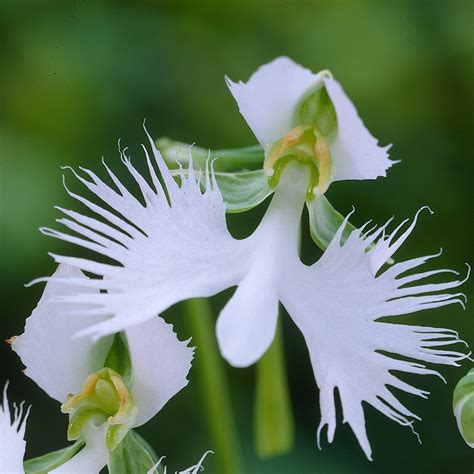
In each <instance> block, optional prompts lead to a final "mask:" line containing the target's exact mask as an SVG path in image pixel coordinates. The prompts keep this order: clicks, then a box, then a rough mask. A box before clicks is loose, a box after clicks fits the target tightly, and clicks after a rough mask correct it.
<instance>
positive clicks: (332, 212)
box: [306, 196, 355, 250]
mask: <svg viewBox="0 0 474 474" xmlns="http://www.w3.org/2000/svg"><path fill="white" fill-rule="evenodd" d="M306 205H307V206H308V212H309V230H310V233H311V237H312V239H313V241H314V243H315V244H316V245H317V246H318V247H319V248H320V249H321V250H326V249H327V247H328V245H329V244H330V243H331V240H332V239H333V237H334V234H335V233H336V232H337V230H338V229H339V227H340V226H341V224H342V222H343V220H344V216H343V215H342V214H341V213H340V212H337V211H336V209H334V207H332V205H331V203H330V202H329V201H328V200H327V199H326V197H325V196H320V197H319V198H317V199H313V201H311V202H307V203H306ZM354 229H355V226H353V225H352V224H351V223H350V222H348V223H347V226H346V228H345V229H344V232H343V234H342V240H343V241H346V239H347V238H348V237H349V235H350V234H351V232H352V231H353V230H354Z"/></svg>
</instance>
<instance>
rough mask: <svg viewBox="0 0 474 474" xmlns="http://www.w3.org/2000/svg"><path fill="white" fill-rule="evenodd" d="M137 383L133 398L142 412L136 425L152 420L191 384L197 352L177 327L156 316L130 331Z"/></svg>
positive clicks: (134, 382) (134, 376) (128, 335)
mask: <svg viewBox="0 0 474 474" xmlns="http://www.w3.org/2000/svg"><path fill="white" fill-rule="evenodd" d="M126 334H127V340H128V346H129V350H130V357H131V362H132V371H133V380H132V396H133V399H134V400H135V403H136V405H137V407H138V409H139V412H138V416H137V419H136V421H135V425H134V426H140V425H143V424H144V423H146V422H147V421H148V420H149V419H150V418H152V417H153V416H154V415H155V414H156V413H157V412H158V411H159V410H161V408H162V407H163V405H165V403H166V402H167V401H168V400H169V399H170V398H172V397H173V396H174V395H176V394H177V393H178V392H179V391H180V390H181V389H182V388H184V387H185V386H186V385H187V384H188V379H187V376H188V373H189V370H190V368H191V361H192V359H193V354H194V349H193V348H190V347H188V343H189V341H184V342H181V341H179V340H178V338H177V336H176V334H175V333H174V332H173V326H171V324H167V323H166V322H165V321H164V320H163V319H162V318H159V317H155V318H153V319H150V320H149V321H146V322H144V323H142V324H139V325H136V326H133V327H131V328H129V329H127V331H126Z"/></svg>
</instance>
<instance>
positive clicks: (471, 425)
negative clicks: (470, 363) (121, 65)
mask: <svg viewBox="0 0 474 474" xmlns="http://www.w3.org/2000/svg"><path fill="white" fill-rule="evenodd" d="M453 412H454V416H455V417H456V421H457V424H458V428H459V431H460V432H461V435H462V437H463V438H464V440H465V441H466V443H467V444H468V445H469V446H470V447H471V448H474V369H471V370H470V371H469V372H468V373H467V374H466V375H465V376H464V377H463V378H462V379H461V380H460V381H459V382H458V384H457V385H456V388H455V389H454V393H453Z"/></svg>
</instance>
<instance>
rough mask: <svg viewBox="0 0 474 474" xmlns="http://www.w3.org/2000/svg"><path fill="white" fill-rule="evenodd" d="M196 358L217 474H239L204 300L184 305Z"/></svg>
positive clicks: (238, 457)
mask: <svg viewBox="0 0 474 474" xmlns="http://www.w3.org/2000/svg"><path fill="white" fill-rule="evenodd" d="M184 305H185V308H186V312H187V313H188V314H187V316H188V321H189V325H190V327H191V331H192V336H193V343H194V344H195V345H196V347H197V348H198V349H197V354H196V362H195V364H194V365H195V369H196V370H197V372H198V376H199V380H200V390H201V396H202V400H203V404H204V409H205V413H206V418H207V424H208V429H209V433H210V437H211V442H212V447H211V448H212V450H213V451H214V453H215V456H216V463H217V472H219V473H220V474H240V473H242V472H244V471H243V468H242V466H243V464H242V458H241V453H240V445H239V442H238V438H237V433H236V430H235V422H234V416H233V413H232V407H231V403H230V395H229V388H228V385H227V380H226V375H225V372H224V365H223V362H222V361H223V359H222V358H221V356H220V353H219V349H218V347H217V342H216V338H215V329H214V320H213V318H212V312H211V308H210V305H209V302H208V301H207V300H206V299H202V298H200V299H191V300H187V301H185V302H184Z"/></svg>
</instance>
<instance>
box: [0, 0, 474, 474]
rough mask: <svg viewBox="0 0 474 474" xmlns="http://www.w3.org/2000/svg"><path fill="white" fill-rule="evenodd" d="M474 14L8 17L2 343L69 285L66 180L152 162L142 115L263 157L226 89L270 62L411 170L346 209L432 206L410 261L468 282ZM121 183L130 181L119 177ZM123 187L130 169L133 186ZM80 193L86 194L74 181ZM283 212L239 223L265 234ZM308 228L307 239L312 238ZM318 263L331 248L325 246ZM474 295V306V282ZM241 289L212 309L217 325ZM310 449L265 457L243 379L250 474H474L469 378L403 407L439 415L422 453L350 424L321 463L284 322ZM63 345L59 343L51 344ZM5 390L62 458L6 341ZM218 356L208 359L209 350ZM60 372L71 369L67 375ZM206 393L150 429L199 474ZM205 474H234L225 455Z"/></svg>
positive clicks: (353, 196)
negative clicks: (461, 396)
mask: <svg viewBox="0 0 474 474" xmlns="http://www.w3.org/2000/svg"><path fill="white" fill-rule="evenodd" d="M473 5H474V3H473V2H472V1H470V0H466V1H461V0H445V1H402V0H399V1H395V0H393V1H389V0H384V1H380V0H379V1H377V0H374V1H343V0H339V1H332V2H330V1H278V0H274V1H271V2H264V1H254V2H250V1H245V0H233V1H230V2H223V1H220V2H219V1H208V0H199V1H196V0H194V1H193V0H190V1H183V2H180V1H170V2H165V1H163V2H159V1H156V2H152V1H132V0H130V1H86V0H76V1H72V0H71V1H63V2H57V3H53V2H43V1H38V0H37V1H32V2H21V1H12V2H9V1H5V0H3V1H1V2H0V52H1V61H0V161H1V165H0V172H1V178H2V180H1V206H2V211H1V212H2V216H1V218H2V224H1V226H2V227H1V231H2V232H1V233H2V242H1V253H2V262H3V268H2V272H1V276H0V278H1V280H2V282H1V283H2V292H3V296H2V306H3V308H2V325H1V331H2V334H1V336H2V339H4V338H6V337H8V336H11V335H12V334H19V333H21V332H22V330H23V326H24V320H25V318H26V317H27V316H28V315H29V314H30V312H31V310H32V309H33V308H34V307H35V304H36V302H37V300H38V299H39V297H40V294H41V292H42V287H41V286H40V285H38V286H34V287H33V288H29V289H26V288H24V287H23V284H24V283H26V282H27V281H29V280H31V279H32V278H34V277H37V276H42V275H48V274H51V273H52V272H53V270H54V265H53V262H52V260H51V259H50V258H49V257H48V256H47V253H46V252H47V251H50V250H54V251H55V252H60V251H61V250H65V248H64V247H65V245H64V246H63V245H62V244H61V243H59V242H57V241H54V240H52V239H48V238H46V237H43V236H41V235H40V234H39V232H38V230H37V229H38V227H39V226H41V225H52V224H53V223H54V219H55V218H56V217H58V215H57V213H56V212H55V211H54V209H53V205H55V204H62V205H70V206H74V208H75V209H77V207H78V204H75V203H72V202H71V201H69V200H68V199H67V198H66V196H65V193H64V191H63V188H62V185H61V174H62V172H61V170H60V165H64V164H69V165H75V166H79V165H83V166H87V167H90V168H92V169H94V170H98V169H99V168H100V157H101V156H102V155H103V156H105V157H106V158H107V159H108V163H109V164H110V165H112V167H115V169H120V165H119V159H118V153H117V151H116V149H117V139H118V138H119V137H122V140H123V143H125V144H127V145H129V146H130V150H131V154H132V156H135V163H140V160H141V151H140V148H139V145H140V143H141V142H143V141H144V134H143V130H142V120H143V118H145V117H146V118H147V124H148V128H149V130H150V131H151V133H152V134H153V135H154V136H155V137H159V136H163V135H166V136H170V137H172V138H175V139H179V140H182V141H187V142H196V143H197V144H199V145H201V146H204V147H212V148H217V147H232V146H244V145H249V144H253V143H255V139H254V137H253V136H252V133H251V132H250V130H249V129H248V127H247V125H246V124H245V122H244V121H243V119H242V118H241V117H240V115H239V113H238V110H237V107H236V105H235V103H234V102H233V99H232V97H231V95H230V93H229V92H228V90H227V88H226V86H225V84H224V80H223V78H224V75H225V74H228V75H229V76H230V77H231V78H233V79H234V80H237V79H247V78H248V76H249V74H250V73H251V72H252V71H253V70H254V69H255V68H256V67H257V66H258V65H260V64H262V63H264V62H267V61H269V60H271V59H273V58H274V57H275V56H278V55H282V54H286V55H289V56H291V57H292V58H293V59H295V60H296V61H298V62H300V63H302V64H303V65H305V66H307V67H309V68H311V69H313V70H315V71H316V70H319V69H326V68H327V69H330V70H331V71H332V72H333V74H334V76H335V77H336V78H337V79H338V80H339V81H340V82H341V83H342V84H343V86H344V88H345V89H346V91H347V93H348V94H349V95H350V97H351V98H352V99H353V101H354V102H355V104H356V106H357V107H358V110H359V113H360V115H361V117H362V118H363V120H364V121H365V123H366V124H367V126H368V127H369V129H370V130H371V131H372V133H373V134H374V135H375V136H376V137H378V138H379V139H380V141H381V143H382V144H387V143H393V144H394V146H393V148H392V153H391V156H392V158H393V159H401V160H402V163H401V164H398V165H396V166H395V167H393V168H392V169H391V170H390V171H389V177H388V178H387V179H379V180H376V181H372V182H342V183H336V184H335V185H333V186H332V187H331V188H330V190H329V192H328V197H329V199H330V200H331V201H332V202H333V204H335V205H336V207H337V208H338V209H339V210H340V211H341V212H344V213H346V212H347V211H348V210H349V209H350V208H351V206H352V205H355V207H356V209H357V212H356V214H355V217H354V223H356V224H361V223H363V222H365V221H366V220H367V219H369V218H374V219H375V221H376V222H377V223H382V222H384V221H385V220H386V219H387V218H388V217H390V216H391V215H393V214H395V215H396V216H397V217H398V218H404V217H407V216H412V215H413V213H414V212H415V211H416V210H417V209H418V208H419V207H421V206H422V205H424V204H429V205H430V206H431V207H432V209H433V210H434V211H435V214H434V216H432V217H429V216H428V215H423V216H422V218H421V220H420V223H419V225H418V227H417V229H416V231H415V232H414V233H413V235H412V237H411V238H410V240H409V242H408V243H407V245H405V246H404V248H403V249H402V250H401V251H400V252H399V253H398V254H397V257H398V258H399V259H405V258H411V257H413V256H418V255H426V254H430V253H434V252H436V251H437V250H438V249H439V247H443V249H444V253H443V255H442V256H441V257H440V258H439V259H438V260H437V262H435V263H433V268H435V267H439V266H443V267H450V268H455V269H459V270H461V271H464V262H465V261H471V262H472V252H471V249H472V242H473V237H474V236H473V227H472V218H473V199H472V186H473V171H474V170H473V166H472V163H473V157H472V134H471V130H472V121H471V113H472V105H473V101H472V99H473V94H472V77H473V75H472V73H473V70H472V69H473V56H472V53H473V36H472V26H473V8H474V7H473ZM119 174H120V173H119ZM122 176H124V174H122ZM69 181H70V182H72V179H69ZM264 207H265V206H260V208H259V209H256V210H254V211H251V212H249V213H246V214H242V215H237V216H231V218H229V221H230V226H231V229H232V230H233V232H234V233H235V234H236V235H239V236H243V235H247V234H248V233H249V232H250V231H251V230H252V229H253V228H254V227H255V225H256V223H257V222H258V218H259V217H260V216H261V215H262V213H263V211H264ZM305 229H307V227H305ZM304 254H305V259H307V260H308V261H309V260H314V259H316V258H317V257H318V255H319V254H318V251H317V250H316V249H315V248H314V246H313V245H312V244H311V242H309V240H308V239H307V238H306V240H305V243H304ZM464 291H465V292H466V293H467V294H468V296H469V294H471V295H472V293H473V291H472V279H471V282H470V283H468V284H467V285H465V289H464ZM230 294H231V291H228V292H226V293H225V294H224V295H219V296H218V297H216V298H215V299H214V300H213V305H214V306H215V309H216V311H217V310H218V309H219V308H220V307H222V305H223V304H224V302H225V300H226V298H227V297H228V296H229V295H230ZM168 319H173V321H175V322H176V325H177V327H178V328H179V329H180V336H181V338H182V339H184V338H186V337H188V336H190V334H189V329H188V327H187V326H186V324H185V322H183V316H182V315H181V314H180V308H179V306H178V307H176V308H173V309H172V310H171V311H170V312H169V318H168ZM404 319H406V320H410V321H413V322H415V323H417V324H426V325H442V326H445V327H446V326H447V327H450V328H454V329H457V330H459V331H460V332H461V334H462V335H463V337H464V338H465V339H466V340H467V341H468V342H470V344H471V345H474V327H473V321H472V319H471V318H470V317H469V311H467V312H464V311H462V309H461V308H460V307H458V306H451V307H448V308H441V309H439V310H432V311H427V312H424V313H419V314H417V315H415V316H413V317H412V318H404ZM284 331H285V345H286V351H287V363H288V370H289V381H290V390H291V397H292V402H293V406H294V410H295V416H296V426H297V433H296V441H297V443H296V447H295V449H294V451H293V452H292V453H290V454H288V455H286V456H282V457H280V458H277V459H274V460H271V461H267V462H263V461H260V460H259V459H258V458H257V457H256V456H255V454H254V451H253V433H252V426H253V411H252V405H253V395H254V369H253V368H249V369H245V370H242V369H241V370H239V369H232V368H229V367H227V372H228V376H229V379H230V385H231V393H232V401H233V405H234V408H235V411H236V414H237V428H238V430H239V435H240V439H241V441H242V444H243V450H244V454H245V458H246V471H245V472H249V473H288V472H292V473H293V472H294V473H412V472H413V473H430V474H434V473H444V474H446V473H456V474H458V473H459V474H462V473H466V474H467V473H472V471H473V467H474V451H473V450H470V449H469V448H468V447H467V446H466V445H465V444H464V442H463V440H462V439H461V437H460V435H459V433H458V432H457V429H456V426H455V420H454V417H453V415H452V413H451V393H452V390H453V388H454V384H455V383H456V381H457V380H458V379H459V378H460V377H461V376H462V375H464V374H465V373H466V372H467V370H468V368H469V363H465V364H464V365H463V367H462V368H460V369H456V368H442V369H441V370H442V373H443V374H444V375H445V376H446V378H447V381H448V383H447V385H444V384H443V383H442V382H441V381H440V380H438V379H434V378H431V377H428V376H426V377H415V378H413V380H412V378H409V377H404V380H408V381H409V382H413V383H415V385H416V386H418V387H420V388H423V389H426V390H429V391H431V392H432V394H431V397H430V398H429V400H421V399H416V398H415V397H412V396H406V395H403V394H402V395H400V398H401V399H402V400H403V401H404V402H406V403H407V404H408V406H409V407H410V409H412V410H413V411H414V412H415V413H417V414H418V415H420V416H421V417H422V419H423V421H422V422H418V423H416V429H417V431H418V432H419V433H420V435H421V437H422V439H423V444H422V445H421V446H420V445H419V444H418V442H417V440H416V438H415V436H413V435H412V434H411V432H410V430H409V429H407V428H403V427H400V426H398V425H396V424H394V423H393V422H391V421H389V420H388V419H386V418H384V417H383V416H382V415H380V414H379V413H378V412H376V411H375V410H374V409H371V408H367V409H366V418H367V426H368V432H369V437H370V439H371V441H372V446H373V451H374V459H375V460H374V462H372V463H370V462H369V461H367V460H366V459H365V457H364V455H363V453H362V451H361V450H360V448H359V447H358V445H357V442H356V440H355V437H354V436H353V435H352V433H351V431H350V429H349V428H348V427H347V426H346V425H339V426H338V429H337V431H336V439H335V442H334V443H333V444H332V445H327V443H324V446H323V450H322V451H319V450H318V449H317V448H316V427H317V424H318V422H319V406H318V394H317V389H316V387H315V383H314V379H313V376H312V373H311V368H310V362H309V357H308V354H307V351H306V348H305V346H304V343H303V339H302V337H301V334H300V333H299V332H298V331H297V329H296V328H295V327H294V325H293V324H292V322H291V320H290V318H288V317H286V318H285V320H284ZM51 343H54V341H51ZM0 352H1V361H2V365H1V366H2V384H3V379H10V380H11V388H10V396H11V399H16V400H26V401H27V402H28V403H32V404H33V410H32V413H31V416H30V422H29V425H28V431H27V440H28V442H29V444H28V448H27V457H31V456H35V455H39V454H41V453H44V452H46V451H49V450H52V449H58V448H60V447H63V446H64V445H65V444H66V443H65V427H66V422H67V420H66V417H65V415H61V414H60V412H59V407H58V405H57V403H56V402H54V401H53V400H51V399H49V398H48V397H47V396H46V395H45V394H43V393H42V392H41V390H40V389H38V388H37V387H36V386H35V384H34V383H33V382H31V381H30V380H29V379H27V378H26V377H25V376H23V375H22V373H21V368H22V366H21V363H20V362H19V360H18V358H17V357H16V356H15V355H14V354H13V353H11V352H10V350H9V348H8V347H7V345H6V344H4V345H1V347H0ZM197 357H199V351H198V352H197ZM51 370H54V367H52V368H51ZM197 384H198V381H197V380H196V378H195V377H193V375H192V374H191V383H190V385H189V387H188V388H187V389H185V390H184V391H182V392H181V393H180V394H178V395H177V396H176V397H175V398H174V399H173V400H172V401H171V402H170V403H169V404H168V405H167V406H166V407H165V408H164V409H163V410H162V411H161V412H160V413H159V414H158V416H156V418H155V419H154V420H153V421H152V422H151V423H149V424H148V425H146V426H145V427H143V428H142V429H140V430H139V431H140V432H141V433H142V434H143V435H144V436H145V437H146V438H147V439H148V441H149V442H150V443H151V444H152V445H153V447H154V448H155V449H156V451H157V452H158V453H159V454H160V455H163V454H164V455H166V456H167V461H168V464H169V466H170V468H171V469H172V470H173V469H174V468H183V467H186V466H189V465H190V464H192V463H193V462H194V461H197V459H199V457H200V456H201V454H202V453H203V452H204V451H205V450H207V449H212V445H211V444H210V440H209V438H208V435H207V432H206V429H205V420H204V419H203V414H202V410H201V409H200V405H199V403H198V400H199V391H198V390H197ZM205 465H206V472H209V473H212V472H216V468H215V461H214V459H213V458H212V457H209V458H208V459H207V461H206V463H205Z"/></svg>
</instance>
